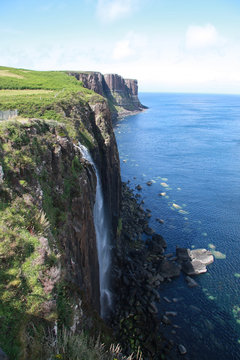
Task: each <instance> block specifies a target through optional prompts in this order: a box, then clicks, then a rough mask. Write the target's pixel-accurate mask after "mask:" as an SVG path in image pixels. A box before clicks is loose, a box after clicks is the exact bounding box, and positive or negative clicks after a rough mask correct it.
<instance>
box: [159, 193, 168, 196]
mask: <svg viewBox="0 0 240 360" xmlns="http://www.w3.org/2000/svg"><path fill="white" fill-rule="evenodd" d="M158 195H159V196H166V192H161V193H159V194H158Z"/></svg>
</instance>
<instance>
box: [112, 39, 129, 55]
mask: <svg viewBox="0 0 240 360" xmlns="http://www.w3.org/2000/svg"><path fill="white" fill-rule="evenodd" d="M132 54H133V50H132V49H131V47H130V41H129V40H121V41H118V42H117V43H116V46H115V48H114V50H113V59H114V60H120V59H124V58H127V57H129V56H130V55H132Z"/></svg>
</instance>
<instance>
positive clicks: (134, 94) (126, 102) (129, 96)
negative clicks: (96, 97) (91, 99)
mask: <svg viewBox="0 0 240 360" xmlns="http://www.w3.org/2000/svg"><path fill="white" fill-rule="evenodd" d="M68 74H69V75H71V76H74V77H75V78H76V79H77V80H79V81H81V82H82V83H83V86H84V87H86V88H88V89H90V90H93V91H95V92H97V93H98V94H100V95H102V96H104V97H105V98H106V99H107V100H108V102H109V105H110V108H111V111H112V114H113V115H114V116H117V115H121V114H122V113H124V114H126V113H128V112H129V113H130V112H132V111H142V110H143V109H146V107H145V106H144V105H142V104H141V103H140V101H139V99H138V82H137V80H133V79H123V78H122V77H121V76H119V75H117V74H105V75H102V74H101V73H99V72H68Z"/></svg>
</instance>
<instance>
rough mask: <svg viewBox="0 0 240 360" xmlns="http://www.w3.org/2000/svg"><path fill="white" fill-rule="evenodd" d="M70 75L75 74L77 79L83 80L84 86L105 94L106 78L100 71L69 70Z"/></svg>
mask: <svg viewBox="0 0 240 360" xmlns="http://www.w3.org/2000/svg"><path fill="white" fill-rule="evenodd" d="M69 75H71V76H74V77H75V78H76V79H77V80H79V81H82V83H83V85H84V87H86V88H88V89H90V90H93V91H95V92H96V93H98V94H100V95H102V96H104V89H103V86H104V78H103V75H102V74H101V73H99V72H86V73H80V72H69Z"/></svg>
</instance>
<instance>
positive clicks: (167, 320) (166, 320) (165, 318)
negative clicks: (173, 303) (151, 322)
mask: <svg viewBox="0 0 240 360" xmlns="http://www.w3.org/2000/svg"><path fill="white" fill-rule="evenodd" d="M162 322H163V323H164V324H165V325H171V321H170V320H169V318H168V317H167V316H166V315H163V317H162Z"/></svg>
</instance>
